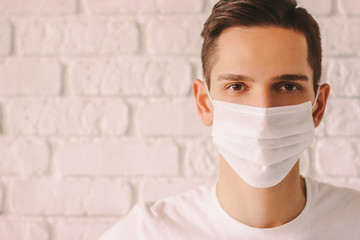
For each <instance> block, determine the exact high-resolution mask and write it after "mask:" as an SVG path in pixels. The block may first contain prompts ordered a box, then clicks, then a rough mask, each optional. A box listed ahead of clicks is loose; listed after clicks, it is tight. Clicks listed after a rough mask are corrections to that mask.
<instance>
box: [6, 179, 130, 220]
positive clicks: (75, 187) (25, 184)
mask: <svg viewBox="0 0 360 240" xmlns="http://www.w3.org/2000/svg"><path fill="white" fill-rule="evenodd" d="M9 185H10V186H9V193H8V194H9V211H10V212H12V213H16V214H22V215H34V214H36V215H40V214H41V215H47V216H55V215H56V216H58V215H61V216H79V215H84V214H86V215H112V216H114V215H124V214H125V213H127V212H128V211H129V210H130V207H131V204H132V191H131V189H130V187H129V185H127V184H126V183H123V182H121V181H118V180H106V179H95V180H94V181H90V180H89V179H69V180H64V179H53V178H33V179H27V180H14V181H13V182H10V183H9ZM24 199H26V201H24Z"/></svg>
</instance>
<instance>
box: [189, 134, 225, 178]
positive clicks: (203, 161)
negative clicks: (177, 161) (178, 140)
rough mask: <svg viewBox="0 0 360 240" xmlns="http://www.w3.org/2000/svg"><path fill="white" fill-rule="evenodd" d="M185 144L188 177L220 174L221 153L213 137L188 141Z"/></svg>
mask: <svg viewBox="0 0 360 240" xmlns="http://www.w3.org/2000/svg"><path fill="white" fill-rule="evenodd" d="M183 144H184V147H185V157H184V174H185V175H186V176H216V175H217V174H218V169H219V153H218V151H217V148H216V146H215V145H214V144H213V143H212V138H211V137H208V138H202V139H197V140H188V141H185V142H184V143H183Z"/></svg>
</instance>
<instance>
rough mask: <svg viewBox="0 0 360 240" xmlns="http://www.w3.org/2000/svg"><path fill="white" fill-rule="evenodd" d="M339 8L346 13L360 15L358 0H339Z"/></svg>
mask: <svg viewBox="0 0 360 240" xmlns="http://www.w3.org/2000/svg"><path fill="white" fill-rule="evenodd" d="M339 9H340V11H341V12H342V13H344V14H346V15H350V16H352V15H360V2H359V1H358V0H339Z"/></svg>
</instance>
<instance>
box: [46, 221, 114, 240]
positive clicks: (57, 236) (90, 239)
mask: <svg viewBox="0 0 360 240" xmlns="http://www.w3.org/2000/svg"><path fill="white" fill-rule="evenodd" d="M117 220H118V219H117ZM114 223H115V221H112V222H110V221H106V220H101V219H100V220H97V219H85V218H80V219H69V220H55V221H54V223H53V224H52V225H53V238H52V239H53V240H64V239H66V240H84V239H86V240H97V239H98V238H99V237H100V235H101V234H102V233H103V232H105V231H106V230H107V229H109V228H110V227H111V226H112V225H113V224H114Z"/></svg>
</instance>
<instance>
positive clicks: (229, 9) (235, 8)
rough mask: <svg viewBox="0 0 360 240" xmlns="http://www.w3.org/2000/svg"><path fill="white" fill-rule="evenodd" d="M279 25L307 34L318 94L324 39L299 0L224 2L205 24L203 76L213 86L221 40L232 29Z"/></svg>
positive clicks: (315, 87) (214, 9)
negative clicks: (211, 80)
mask: <svg viewBox="0 0 360 240" xmlns="http://www.w3.org/2000/svg"><path fill="white" fill-rule="evenodd" d="M258 26H277V27H282V28H286V29H293V30H294V31H298V32H300V33H302V34H304V36H305V38H306V42H307V47H308V62H309V65H310V66H311V68H312V70H313V81H314V91H315V92H316V91H317V88H318V85H319V83H320V77H321V59H322V55H321V52H322V50H321V38H320V29H319V25H318V23H317V22H316V21H315V19H314V18H313V17H312V16H311V15H310V14H309V13H308V12H307V11H306V9H304V8H301V7H297V2H296V0H220V1H219V2H218V3H217V4H215V6H214V8H213V10H212V13H211V15H210V16H209V18H208V19H207V21H206V22H205V24H204V28H203V31H202V33H201V36H202V37H203V38H204V42H203V45H202V50H201V60H202V67H203V73H204V77H205V80H206V83H207V85H208V86H209V87H210V72H211V69H212V67H213V65H214V63H215V61H216V56H215V55H216V50H217V39H218V37H219V36H220V34H221V33H222V31H224V30H225V29H227V28H230V27H258Z"/></svg>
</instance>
